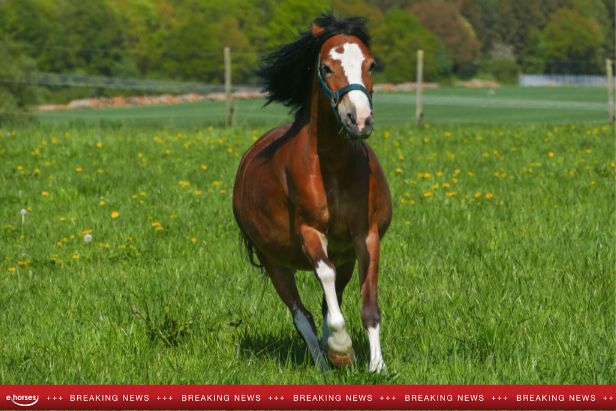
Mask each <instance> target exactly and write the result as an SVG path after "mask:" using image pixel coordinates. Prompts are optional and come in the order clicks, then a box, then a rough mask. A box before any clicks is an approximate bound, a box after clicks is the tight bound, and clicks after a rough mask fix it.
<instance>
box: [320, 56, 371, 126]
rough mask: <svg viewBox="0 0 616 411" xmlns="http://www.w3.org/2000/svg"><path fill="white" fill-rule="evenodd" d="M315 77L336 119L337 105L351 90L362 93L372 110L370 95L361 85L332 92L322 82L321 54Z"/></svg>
mask: <svg viewBox="0 0 616 411" xmlns="http://www.w3.org/2000/svg"><path fill="white" fill-rule="evenodd" d="M317 77H318V79H319V85H320V86H321V89H322V90H323V92H324V93H325V95H326V96H327V98H328V99H329V104H331V106H332V109H334V113H336V117H338V116H339V114H338V110H337V108H338V104H339V103H340V100H342V97H344V95H345V94H347V93H348V92H349V91H353V90H357V91H361V92H362V93H364V94H365V95H366V97H368V102H370V109H372V94H371V93H370V92H369V91H368V89H367V88H366V87H364V86H363V85H361V84H358V83H351V84H349V85H348V86H344V87H342V88H341V89H339V90H337V91H332V90H331V89H330V88H329V87H328V86H327V83H326V82H325V80H323V77H322V76H321V53H319V56H318V57H317ZM338 120H340V118H338Z"/></svg>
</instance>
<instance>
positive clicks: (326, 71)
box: [321, 64, 333, 77]
mask: <svg viewBox="0 0 616 411" xmlns="http://www.w3.org/2000/svg"><path fill="white" fill-rule="evenodd" d="M332 73H333V72H332V69H331V68H330V67H329V66H328V65H326V64H321V75H322V76H323V77H325V76H327V75H328V74H332Z"/></svg>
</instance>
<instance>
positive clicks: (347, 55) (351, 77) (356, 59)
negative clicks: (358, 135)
mask: <svg viewBox="0 0 616 411" xmlns="http://www.w3.org/2000/svg"><path fill="white" fill-rule="evenodd" d="M329 55H330V57H331V58H332V59H334V60H339V61H340V64H341V65H342V69H343V70H344V75H345V76H346V78H347V81H348V82H349V84H361V85H362V86H365V84H364V81H363V79H362V64H363V62H364V60H365V59H366V57H365V56H364V53H362V51H361V48H360V47H359V46H358V45H357V44H356V43H344V44H343V45H342V53H338V52H337V51H336V48H333V49H331V50H330V51H329ZM348 96H349V100H350V101H351V103H352V104H353V106H354V107H355V114H356V115H357V127H358V128H359V130H362V129H363V128H364V126H365V121H366V118H368V117H369V116H370V115H371V114H372V110H371V109H370V101H368V97H367V96H366V95H365V94H364V93H362V92H361V91H359V90H352V91H350V92H349V94H348Z"/></svg>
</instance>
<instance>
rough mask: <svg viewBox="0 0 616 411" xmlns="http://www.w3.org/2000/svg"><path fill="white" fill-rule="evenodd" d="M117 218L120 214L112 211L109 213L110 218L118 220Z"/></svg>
mask: <svg viewBox="0 0 616 411" xmlns="http://www.w3.org/2000/svg"><path fill="white" fill-rule="evenodd" d="M118 217H120V212H119V211H115V210H114V211H112V212H111V218H114V219H115V218H118Z"/></svg>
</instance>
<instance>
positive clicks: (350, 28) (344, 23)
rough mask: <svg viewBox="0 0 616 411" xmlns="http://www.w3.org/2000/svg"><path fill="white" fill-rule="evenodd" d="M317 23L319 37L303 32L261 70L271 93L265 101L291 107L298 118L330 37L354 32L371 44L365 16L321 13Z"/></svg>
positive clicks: (282, 47) (274, 52) (278, 51)
mask: <svg viewBox="0 0 616 411" xmlns="http://www.w3.org/2000/svg"><path fill="white" fill-rule="evenodd" d="M314 24H316V25H317V26H319V27H321V28H322V29H323V32H322V33H321V34H320V35H319V36H317V37H315V36H314V35H313V34H312V31H311V30H310V29H309V30H308V31H306V32H304V33H301V34H300V36H299V38H298V39H297V40H295V41H293V42H291V43H288V44H285V45H283V46H281V47H280V48H278V49H276V50H274V51H273V52H271V53H270V54H268V55H267V56H266V57H265V58H264V59H263V62H262V64H261V67H260V68H259V69H258V70H257V74H258V75H259V76H260V77H262V78H263V80H264V82H265V87H264V91H266V92H267V93H268V96H267V103H265V104H266V105H267V104H269V103H271V102H273V101H276V102H279V103H282V104H284V105H285V106H287V107H289V108H291V111H292V112H294V114H295V116H296V118H297V117H298V115H299V114H300V113H301V112H303V109H304V108H305V106H306V103H307V101H308V98H307V97H308V95H309V94H310V92H311V85H312V84H311V83H312V76H313V70H314V66H315V63H316V58H317V54H318V53H319V50H320V49H321V46H322V45H323V43H324V42H325V41H326V40H327V39H328V38H330V37H332V36H335V35H337V34H346V35H351V36H355V37H357V38H359V39H360V40H361V41H362V42H363V43H364V44H365V45H366V47H370V35H369V34H368V30H367V28H366V25H365V22H364V19H363V18H360V17H350V18H347V19H336V18H335V17H334V16H333V15H331V14H329V13H327V14H322V15H320V16H319V17H318V18H317V19H316V20H315V21H314Z"/></svg>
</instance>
